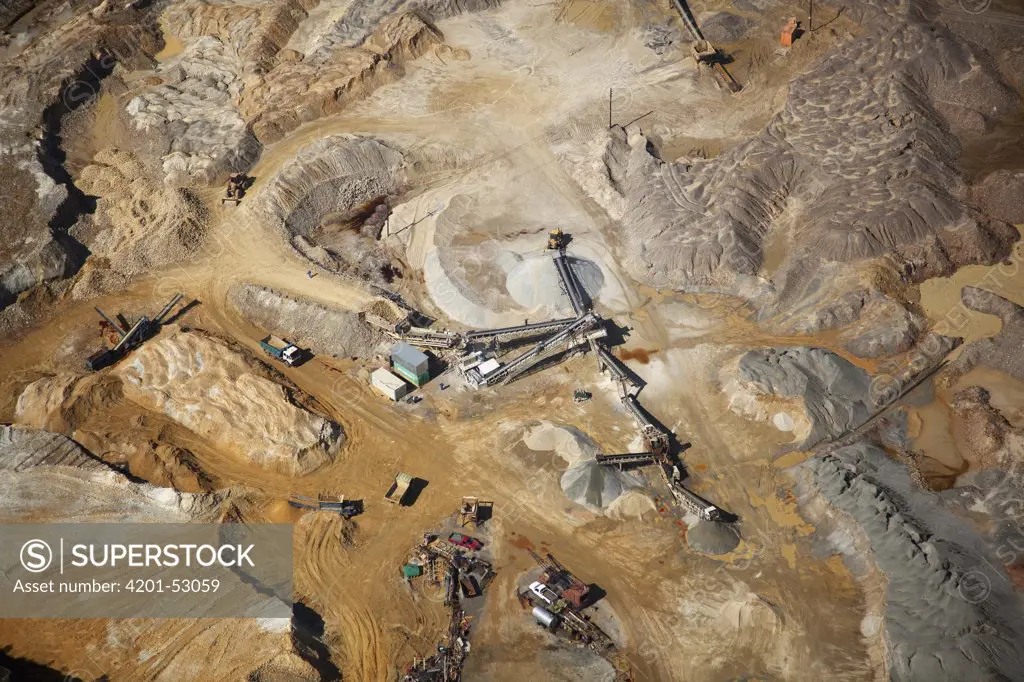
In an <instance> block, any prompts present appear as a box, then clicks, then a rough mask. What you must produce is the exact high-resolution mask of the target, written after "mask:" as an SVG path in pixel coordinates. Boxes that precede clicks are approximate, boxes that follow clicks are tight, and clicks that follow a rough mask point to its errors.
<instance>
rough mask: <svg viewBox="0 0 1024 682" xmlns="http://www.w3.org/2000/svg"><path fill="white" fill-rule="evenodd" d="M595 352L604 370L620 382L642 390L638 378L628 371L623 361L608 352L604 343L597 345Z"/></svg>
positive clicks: (595, 345)
mask: <svg viewBox="0 0 1024 682" xmlns="http://www.w3.org/2000/svg"><path fill="white" fill-rule="evenodd" d="M594 350H595V351H596V353H597V360H598V363H600V365H601V367H602V368H605V369H607V370H608V371H609V372H611V373H612V375H613V376H614V377H615V379H617V380H618V381H623V382H625V383H627V384H630V385H631V386H634V387H636V388H642V386H641V385H640V384H638V383H637V380H636V377H635V376H634V375H633V373H632V372H630V371H628V370H627V369H626V367H625V365H623V364H622V361H621V360H619V359H618V358H617V357H615V355H614V354H613V353H612V352H611V351H610V350H608V347H607V346H606V345H604V344H603V343H595V344H594Z"/></svg>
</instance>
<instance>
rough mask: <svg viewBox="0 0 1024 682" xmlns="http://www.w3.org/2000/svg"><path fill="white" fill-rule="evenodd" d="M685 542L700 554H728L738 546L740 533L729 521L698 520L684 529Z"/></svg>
mask: <svg viewBox="0 0 1024 682" xmlns="http://www.w3.org/2000/svg"><path fill="white" fill-rule="evenodd" d="M686 544H688V545H689V546H690V549H692V550H693V551H695V552H701V553H702V554H713V555H716V556H717V555H722V554H728V553H729V552H731V551H733V550H734V549H736V548H737V547H738V546H739V544H740V534H739V533H738V532H737V531H736V527H735V526H733V525H732V524H731V523H719V522H717V521H698V522H697V523H696V524H695V525H693V526H690V528H689V530H687V531H686Z"/></svg>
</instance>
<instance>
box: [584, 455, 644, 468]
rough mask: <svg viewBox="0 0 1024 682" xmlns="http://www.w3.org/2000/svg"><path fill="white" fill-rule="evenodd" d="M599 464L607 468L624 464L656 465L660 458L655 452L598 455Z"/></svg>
mask: <svg viewBox="0 0 1024 682" xmlns="http://www.w3.org/2000/svg"><path fill="white" fill-rule="evenodd" d="M596 459H597V463H598V464H603V465H605V466H619V467H621V466H622V465H624V464H638V465H646V464H656V463H657V462H658V457H657V455H655V454H654V453H653V452H630V453H626V454H624V455H598V456H597V457H596Z"/></svg>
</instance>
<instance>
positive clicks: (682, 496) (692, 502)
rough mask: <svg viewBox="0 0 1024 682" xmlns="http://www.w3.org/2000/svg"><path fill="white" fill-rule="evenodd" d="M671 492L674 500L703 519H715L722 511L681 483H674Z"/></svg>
mask: <svg viewBox="0 0 1024 682" xmlns="http://www.w3.org/2000/svg"><path fill="white" fill-rule="evenodd" d="M672 492H673V493H674V494H675V498H676V500H677V501H678V502H679V503H680V504H681V505H683V506H684V507H686V508H687V509H689V510H690V511H692V512H693V513H694V514H696V515H697V516H699V517H701V518H702V519H704V520H705V521H715V520H717V519H718V518H719V517H720V516H721V514H722V512H721V510H719V508H718V507H716V506H715V505H713V504H711V503H710V502H708V501H707V500H705V499H704V498H703V497H701V496H700V495H698V494H697V493H695V492H692V491H690V490H688V489H687V488H686V487H685V486H683V484H682V483H674V484H673V485H672Z"/></svg>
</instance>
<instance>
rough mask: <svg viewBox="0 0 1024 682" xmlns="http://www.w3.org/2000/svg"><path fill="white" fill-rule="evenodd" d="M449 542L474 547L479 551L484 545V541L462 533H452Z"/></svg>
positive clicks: (469, 547) (468, 547) (473, 548)
mask: <svg viewBox="0 0 1024 682" xmlns="http://www.w3.org/2000/svg"><path fill="white" fill-rule="evenodd" d="M448 542H450V543H452V544H453V545H458V546H459V547H465V548H466V549H472V550H474V551H479V550H481V549H483V547H484V543H482V542H480V541H479V540H477V539H476V538H471V537H469V536H468V535H463V534H462V533H452V534H451V535H449V536H448Z"/></svg>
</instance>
